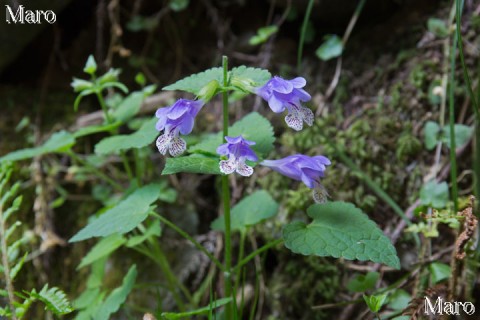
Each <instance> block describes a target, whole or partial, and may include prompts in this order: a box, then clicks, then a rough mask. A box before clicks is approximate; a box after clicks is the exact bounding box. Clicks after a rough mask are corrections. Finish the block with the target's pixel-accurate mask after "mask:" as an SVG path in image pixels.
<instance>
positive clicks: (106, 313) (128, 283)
mask: <svg viewBox="0 0 480 320" xmlns="http://www.w3.org/2000/svg"><path fill="white" fill-rule="evenodd" d="M136 278H137V267H136V266H135V265H133V266H132V267H130V269H129V270H128V273H127V275H126V276H125V278H124V279H123V282H122V286H121V287H118V288H116V289H114V290H113V291H112V292H111V293H110V294H109V295H108V297H107V298H106V299H105V302H104V303H102V305H101V306H100V308H99V309H98V310H97V312H96V313H95V317H94V319H95V320H108V319H110V315H111V314H113V313H115V312H117V310H118V309H119V308H120V306H121V305H122V304H123V303H124V302H125V300H127V296H128V294H129V293H130V291H132V288H133V285H134V284H135V279H136Z"/></svg>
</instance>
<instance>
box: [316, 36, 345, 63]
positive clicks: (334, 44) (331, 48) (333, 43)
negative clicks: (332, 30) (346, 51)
mask: <svg viewBox="0 0 480 320" xmlns="http://www.w3.org/2000/svg"><path fill="white" fill-rule="evenodd" d="M342 52H343V43H342V39H340V38H339V37H338V36H337V35H334V34H333V35H327V36H325V38H324V42H323V43H322V45H321V46H320V47H318V49H317V51H315V54H316V55H317V57H318V58H320V59H321V60H323V61H327V60H330V59H333V58H336V57H339V56H341V55H342Z"/></svg>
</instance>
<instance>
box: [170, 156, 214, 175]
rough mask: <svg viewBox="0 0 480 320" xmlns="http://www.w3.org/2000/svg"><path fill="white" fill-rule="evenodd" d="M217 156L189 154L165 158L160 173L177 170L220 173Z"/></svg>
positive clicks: (177, 171)
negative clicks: (163, 166)
mask: <svg viewBox="0 0 480 320" xmlns="http://www.w3.org/2000/svg"><path fill="white" fill-rule="evenodd" d="M219 161H220V159H219V158H211V157H204V156H199V155H191V156H187V157H179V158H167V161H166V163H165V168H164V169H163V171H162V174H164V175H165V174H174V173H179V172H190V173H205V174H220V173H221V172H220V167H219Z"/></svg>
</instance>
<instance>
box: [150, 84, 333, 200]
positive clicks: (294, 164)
mask: <svg viewBox="0 0 480 320" xmlns="http://www.w3.org/2000/svg"><path fill="white" fill-rule="evenodd" d="M209 85H210V84H209ZM215 85H216V86H214V87H213V89H211V90H210V91H212V92H210V91H209V92H210V93H209V94H208V95H205V96H208V98H207V100H209V99H210V98H212V96H213V95H214V93H215V92H216V90H217V87H218V83H216V84H215ZM305 85H306V80H305V79H304V78H302V77H297V78H295V79H291V80H285V79H282V78H280V77H277V76H275V77H273V78H272V79H270V80H269V81H268V82H267V83H266V84H265V85H263V86H262V87H260V88H257V89H255V90H253V91H254V92H255V93H256V94H257V95H259V96H261V97H262V98H263V99H265V100H266V101H267V102H268V105H269V106H270V108H271V109H272V111H273V112H275V113H281V112H284V111H285V110H287V112H288V114H287V116H286V117H285V121H286V123H287V125H288V126H289V127H291V128H293V129H294V130H297V131H299V130H302V128H303V123H304V122H305V123H306V124H307V125H309V126H311V125H313V121H314V116H313V112H312V111H311V110H310V109H308V108H306V107H304V106H303V105H302V102H306V101H309V100H310V99H311V96H310V95H309V94H308V93H307V92H306V91H305V90H304V89H303V87H305ZM208 88H210V87H208ZM208 88H207V89H208ZM205 90H206V89H205ZM207 91H208V90H207ZM201 97H202V99H199V100H187V99H179V100H178V101H177V102H175V103H174V104H173V105H171V106H169V107H165V108H160V109H158V110H157V112H156V116H157V118H158V122H157V124H156V128H157V130H158V131H163V134H162V135H161V136H160V137H158V139H157V148H158V150H159V151H160V153H161V154H163V155H166V154H167V153H170V155H171V156H173V157H176V156H178V155H180V154H182V153H183V152H184V151H185V150H186V148H187V144H186V142H185V140H183V139H182V138H180V136H179V135H180V134H182V135H187V134H189V133H190V132H192V129H193V125H194V120H195V117H196V116H197V114H198V112H199V111H200V110H201V109H202V107H203V106H204V104H205V100H204V99H203V97H204V96H203V95H201ZM225 140H226V141H227V143H224V144H222V145H220V146H219V147H218V148H217V153H218V154H219V155H221V156H223V157H224V158H223V159H222V160H220V163H219V167H220V171H221V172H222V173H223V174H231V173H233V172H237V173H238V174H240V175H242V176H251V175H252V174H253V168H252V167H251V166H249V165H248V164H247V163H246V161H247V160H248V161H252V162H257V161H258V160H259V159H258V157H257V155H256V154H255V152H254V151H253V150H252V149H251V146H252V145H255V142H254V141H249V140H246V139H244V138H243V137H242V136H241V135H240V136H237V137H225ZM260 164H261V165H263V166H266V167H269V168H270V169H272V170H274V171H277V172H279V173H281V174H283V175H285V176H287V177H289V178H291V179H294V180H298V181H302V182H303V183H304V184H305V185H306V186H307V187H308V188H310V189H313V190H314V199H315V200H316V201H324V200H325V199H326V194H327V193H326V191H325V189H324V188H323V186H322V184H321V183H320V179H321V178H323V177H324V175H325V170H326V167H327V166H329V165H330V164H331V163H330V160H329V159H328V158H326V157H324V156H314V157H309V156H305V155H301V154H296V155H292V156H288V157H285V158H283V159H279V160H264V161H262V162H261V163H260Z"/></svg>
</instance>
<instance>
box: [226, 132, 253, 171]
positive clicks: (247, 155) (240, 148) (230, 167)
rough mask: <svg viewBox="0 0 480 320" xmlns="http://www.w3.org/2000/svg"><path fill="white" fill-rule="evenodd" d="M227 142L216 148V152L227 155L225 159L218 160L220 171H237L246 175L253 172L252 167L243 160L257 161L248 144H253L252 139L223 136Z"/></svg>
mask: <svg viewBox="0 0 480 320" xmlns="http://www.w3.org/2000/svg"><path fill="white" fill-rule="evenodd" d="M225 140H227V143H224V144H222V145H220V146H219V147H218V148H217V153H218V154H219V155H222V156H227V157H228V159H227V160H221V161H220V171H221V172H222V173H224V174H230V173H233V172H237V173H238V174H240V175H242V176H245V177H248V176H251V175H252V174H253V168H252V167H250V166H249V165H247V164H246V163H245V160H249V161H258V157H257V155H256V154H255V152H254V151H253V150H252V149H251V148H250V146H253V145H255V142H254V141H249V140H246V139H244V138H243V137H242V136H238V137H225Z"/></svg>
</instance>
